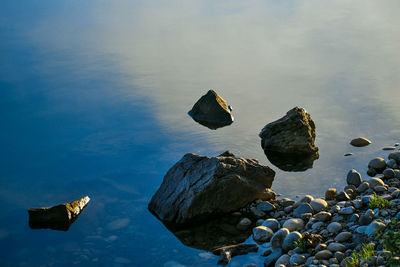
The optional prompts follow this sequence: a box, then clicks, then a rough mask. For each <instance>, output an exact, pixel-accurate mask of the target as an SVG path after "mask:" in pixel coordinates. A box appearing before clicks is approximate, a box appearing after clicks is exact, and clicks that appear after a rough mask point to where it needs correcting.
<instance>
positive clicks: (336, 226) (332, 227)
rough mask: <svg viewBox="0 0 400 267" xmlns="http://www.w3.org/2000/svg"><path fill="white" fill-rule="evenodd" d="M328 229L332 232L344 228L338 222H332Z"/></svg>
mask: <svg viewBox="0 0 400 267" xmlns="http://www.w3.org/2000/svg"><path fill="white" fill-rule="evenodd" d="M326 229H327V230H328V231H329V232H330V233H338V232H339V231H341V230H342V225H341V224H340V223H338V222H331V223H330V224H329V225H328V227H327V228H326Z"/></svg>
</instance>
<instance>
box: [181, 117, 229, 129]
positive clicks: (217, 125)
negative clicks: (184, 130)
mask: <svg viewBox="0 0 400 267" xmlns="http://www.w3.org/2000/svg"><path fill="white" fill-rule="evenodd" d="M189 115H190V114H189ZM192 118H193V117H192ZM193 120H194V121H195V122H197V123H199V124H201V125H203V126H206V127H207V128H209V129H211V130H216V129H218V128H222V127H225V126H228V125H231V124H232V122H231V123H210V122H206V121H200V120H196V119H195V118H193Z"/></svg>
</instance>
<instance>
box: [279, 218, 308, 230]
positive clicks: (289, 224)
mask: <svg viewBox="0 0 400 267" xmlns="http://www.w3.org/2000/svg"><path fill="white" fill-rule="evenodd" d="M282 227H284V228H286V229H288V230H289V231H290V232H292V231H300V230H301V229H303V227H304V221H303V220H302V219H296V218H293V219H289V220H287V221H286V222H285V223H284V224H283V225H282Z"/></svg>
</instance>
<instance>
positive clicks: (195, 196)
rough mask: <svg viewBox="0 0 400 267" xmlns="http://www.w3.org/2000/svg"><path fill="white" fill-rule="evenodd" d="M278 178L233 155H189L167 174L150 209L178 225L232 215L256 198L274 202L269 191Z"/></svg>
mask: <svg viewBox="0 0 400 267" xmlns="http://www.w3.org/2000/svg"><path fill="white" fill-rule="evenodd" d="M274 176H275V172H274V171H273V170H272V169H270V168H269V167H267V166H263V165H261V164H260V163H259V162H258V161H257V160H255V159H245V158H237V157H235V156H234V155H233V154H232V153H229V152H226V153H224V154H222V155H220V156H217V157H206V156H199V155H196V154H191V153H190V154H186V155H185V156H184V157H183V158H182V159H181V160H180V161H179V162H177V163H176V164H175V165H174V166H173V167H172V168H171V169H170V170H169V171H168V172H167V174H166V175H165V177H164V180H163V182H162V184H161V186H160V188H159V189H158V191H157V192H156V193H155V194H154V196H153V197H152V199H151V201H150V203H149V210H150V211H151V212H152V213H153V214H155V215H156V216H157V217H158V218H159V219H160V220H161V221H163V222H164V223H166V224H176V225H179V224H187V223H190V222H193V221H198V220H202V219H206V218H211V217H215V216H217V215H221V214H226V213H230V212H233V211H235V210H238V209H240V208H242V207H244V206H246V205H247V204H249V203H250V202H252V201H254V200H255V199H263V200H269V199H273V198H274V197H275V194H274V192H273V191H272V190H271V189H269V188H270V187H271V185H272V182H273V180H274ZM261 215H262V214H261Z"/></svg>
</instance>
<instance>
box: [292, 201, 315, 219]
mask: <svg viewBox="0 0 400 267" xmlns="http://www.w3.org/2000/svg"><path fill="white" fill-rule="evenodd" d="M313 212H314V210H313V208H312V207H311V205H310V204H308V203H303V204H301V205H300V206H298V207H297V208H296V209H295V210H294V211H293V216H295V217H298V218H300V217H301V215H302V214H303V213H313Z"/></svg>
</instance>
